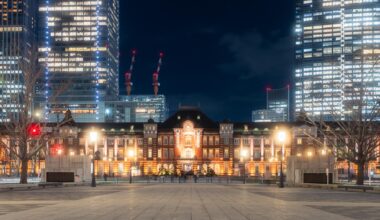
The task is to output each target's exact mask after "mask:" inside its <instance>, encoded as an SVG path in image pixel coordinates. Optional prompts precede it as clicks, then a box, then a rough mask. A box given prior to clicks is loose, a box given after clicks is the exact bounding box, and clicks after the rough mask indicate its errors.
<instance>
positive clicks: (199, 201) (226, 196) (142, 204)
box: [0, 184, 380, 220]
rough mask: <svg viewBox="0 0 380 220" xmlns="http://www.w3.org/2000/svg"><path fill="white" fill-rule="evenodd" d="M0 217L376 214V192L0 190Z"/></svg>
mask: <svg viewBox="0 0 380 220" xmlns="http://www.w3.org/2000/svg"><path fill="white" fill-rule="evenodd" d="M0 219H2V220H7V219H17V220H19V219H28V220H29V219H49V220H51V219H123V220H129V219H162V220H168V219H176V220H181V219H200V220H202V219H216V220H222V219H231V220H239V219H246V220H247V219H323V220H327V219H334V220H340V219H365V220H372V219H373V220H374V219H380V194H377V193H362V192H344V191H329V190H320V189H302V188H284V189H279V188H276V187H271V186H255V185H237V184H236V185H221V184H151V185H148V184H136V185H127V184H122V185H108V186H98V187H96V188H91V187H89V186H82V187H65V188H47V189H42V190H29V191H8V192H0Z"/></svg>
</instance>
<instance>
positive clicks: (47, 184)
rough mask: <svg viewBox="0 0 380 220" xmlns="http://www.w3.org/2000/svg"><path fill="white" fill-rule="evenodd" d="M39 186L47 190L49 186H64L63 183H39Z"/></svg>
mask: <svg viewBox="0 0 380 220" xmlns="http://www.w3.org/2000/svg"><path fill="white" fill-rule="evenodd" d="M38 186H39V187H42V188H45V187H47V186H55V187H58V186H63V183H60V182H47V183H39V184H38Z"/></svg>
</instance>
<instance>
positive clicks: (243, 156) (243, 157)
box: [240, 149, 248, 184]
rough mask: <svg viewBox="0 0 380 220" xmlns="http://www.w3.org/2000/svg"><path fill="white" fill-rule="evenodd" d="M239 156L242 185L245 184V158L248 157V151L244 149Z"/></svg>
mask: <svg viewBox="0 0 380 220" xmlns="http://www.w3.org/2000/svg"><path fill="white" fill-rule="evenodd" d="M240 156H241V158H242V160H243V166H244V168H243V184H245V158H247V157H248V151H247V150H246V149H242V150H241V152H240Z"/></svg>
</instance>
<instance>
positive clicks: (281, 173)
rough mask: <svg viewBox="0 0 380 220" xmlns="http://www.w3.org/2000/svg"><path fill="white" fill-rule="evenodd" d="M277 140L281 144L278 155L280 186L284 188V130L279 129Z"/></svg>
mask: <svg viewBox="0 0 380 220" xmlns="http://www.w3.org/2000/svg"><path fill="white" fill-rule="evenodd" d="M277 140H278V141H279V142H280V143H281V144H282V146H281V157H280V185H279V187H280V188H284V173H283V171H282V161H283V157H284V144H285V140H286V133H285V132H284V131H279V132H278V134H277Z"/></svg>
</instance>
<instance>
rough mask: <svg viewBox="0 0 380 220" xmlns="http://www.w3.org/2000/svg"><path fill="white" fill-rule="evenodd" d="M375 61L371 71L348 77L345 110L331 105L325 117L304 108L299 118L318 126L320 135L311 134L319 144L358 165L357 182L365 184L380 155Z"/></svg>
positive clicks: (378, 104)
mask: <svg viewBox="0 0 380 220" xmlns="http://www.w3.org/2000/svg"><path fill="white" fill-rule="evenodd" d="M377 63H378V60H376V61H375V62H374V64H373V67H372V69H371V71H370V72H369V73H363V71H362V73H361V74H359V76H358V75H356V78H355V77H354V74H352V75H351V76H350V78H349V80H350V81H349V82H350V83H349V86H345V88H344V91H345V93H346V94H349V97H350V98H348V99H346V100H345V101H344V103H343V104H344V106H345V111H342V110H341V109H337V108H334V107H330V109H329V111H327V112H325V113H327V114H328V115H329V116H330V119H329V120H325V119H324V117H323V115H321V116H320V118H319V119H316V118H315V117H313V116H310V115H308V114H306V113H305V112H302V113H301V114H300V116H299V119H300V120H302V121H304V122H306V123H307V124H309V125H311V126H313V127H315V128H317V136H313V135H308V136H309V137H311V138H312V139H314V140H315V141H316V142H317V143H318V144H319V145H320V146H324V147H328V148H330V149H331V152H332V153H333V154H334V155H335V156H336V158H337V159H343V160H346V161H348V162H352V163H354V164H355V165H357V168H358V172H357V179H356V184H357V185H363V184H364V169H365V166H366V165H368V163H370V162H371V161H374V160H376V158H377V157H379V156H380V155H379V150H378V149H379V144H380V122H379V119H380V96H379V95H378V94H376V93H375V92H373V91H371V90H370V89H368V88H370V87H371V83H372V80H371V78H372V76H373V74H372V73H374V71H373V70H374V67H376V66H377Z"/></svg>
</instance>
